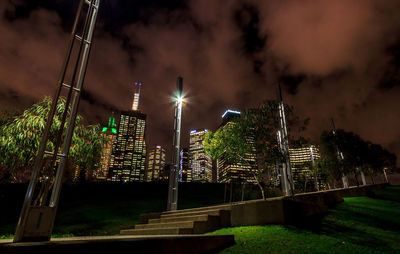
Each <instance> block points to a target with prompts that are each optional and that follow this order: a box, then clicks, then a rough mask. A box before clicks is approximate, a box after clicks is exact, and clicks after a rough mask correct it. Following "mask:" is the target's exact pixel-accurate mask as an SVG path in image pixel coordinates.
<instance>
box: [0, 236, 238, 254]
mask: <svg viewBox="0 0 400 254" xmlns="http://www.w3.org/2000/svg"><path fill="white" fill-rule="evenodd" d="M234 244H235V240H234V237H233V235H179V236H175V235H157V236H85V237H69V238H53V239H52V240H51V241H49V242H26V243H12V239H9V240H8V239H7V240H1V241H0V253H1V254H28V253H29V254H47V253H49V254H50V253H51V254H54V253H56V254H71V253H72V254H79V253H96V254H102V253H106V254H110V253H113V254H118V253H146V254H151V253H154V254H156V253H157V254H169V253H174V254H184V253H191V254H192V253H193V254H200V253H217V252H218V251H220V250H223V249H225V248H227V247H229V246H232V245H234Z"/></svg>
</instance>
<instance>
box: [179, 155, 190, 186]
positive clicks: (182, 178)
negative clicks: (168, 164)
mask: <svg viewBox="0 0 400 254" xmlns="http://www.w3.org/2000/svg"><path fill="white" fill-rule="evenodd" d="M180 158H181V160H180V162H179V182H191V181H192V169H191V168H190V165H189V149H187V148H183V149H182V150H181V156H180Z"/></svg>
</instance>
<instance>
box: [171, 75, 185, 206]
mask: <svg viewBox="0 0 400 254" xmlns="http://www.w3.org/2000/svg"><path fill="white" fill-rule="evenodd" d="M176 85H177V89H178V91H177V93H176V95H175V97H174V100H175V114H174V116H175V117H174V141H173V155H172V168H171V172H170V174H169V186H168V206H167V211H175V210H177V209H178V178H179V159H180V158H179V157H180V142H181V119H182V103H183V95H182V87H183V79H182V77H178V80H177V84H176Z"/></svg>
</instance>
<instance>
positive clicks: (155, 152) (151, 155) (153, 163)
mask: <svg viewBox="0 0 400 254" xmlns="http://www.w3.org/2000/svg"><path fill="white" fill-rule="evenodd" d="M164 166H165V149H164V148H162V147H161V146H156V147H153V148H151V149H149V151H148V159H147V171H146V181H148V182H151V181H159V180H160V171H162V170H163V168H164Z"/></svg>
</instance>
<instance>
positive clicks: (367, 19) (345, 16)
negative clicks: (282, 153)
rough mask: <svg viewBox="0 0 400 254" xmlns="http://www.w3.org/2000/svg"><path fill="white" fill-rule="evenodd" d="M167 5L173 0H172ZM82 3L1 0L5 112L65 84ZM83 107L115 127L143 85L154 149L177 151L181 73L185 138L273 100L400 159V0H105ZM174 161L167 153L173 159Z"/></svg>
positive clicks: (319, 126) (0, 99)
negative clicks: (175, 95) (231, 112)
mask: <svg viewBox="0 0 400 254" xmlns="http://www.w3.org/2000/svg"><path fill="white" fill-rule="evenodd" d="M166 2H167V3H166ZM77 5H78V0H36V1H29V0H26V1H23V0H3V1H0V14H1V17H0V38H1V39H0V110H4V109H10V108H26V107H28V106H30V105H31V104H32V103H34V102H35V101H38V100H40V99H42V98H43V96H45V95H52V94H53V93H54V91H55V89H56V82H57V79H58V73H59V71H60V69H61V65H62V61H63V58H64V54H65V50H66V46H67V41H68V36H69V32H70V30H71V26H72V22H73V18H74V14H75V11H76V8H77ZM100 8H101V11H100V15H99V17H98V22H97V27H96V31H95V38H94V44H93V48H92V52H91V58H90V61H89V66H88V73H87V77H86V82H85V89H86V91H85V93H84V95H83V101H82V103H81V107H80V113H81V114H82V115H83V116H84V117H85V118H86V120H87V123H91V124H92V123H93V124H94V123H101V124H102V125H103V124H105V123H106V122H107V117H108V115H110V113H111V112H112V111H118V110H127V109H130V107H131V104H132V99H133V94H132V90H133V82H134V81H135V80H138V81H142V82H143V83H144V86H143V87H142V94H141V105H140V108H141V111H142V112H144V113H146V114H147V117H148V126H147V133H146V135H147V142H148V145H150V146H153V145H162V146H165V147H166V148H168V149H169V148H170V146H171V143H172V123H173V107H172V106H173V105H172V103H171V101H170V95H171V94H172V92H173V90H174V89H175V85H176V78H177V76H178V75H181V76H182V77H183V81H184V91H185V92H186V94H187V96H188V98H189V103H188V104H187V105H185V107H184V110H183V122H182V124H183V137H182V138H183V145H187V143H188V135H189V134H188V133H189V130H190V129H193V128H194V129H196V128H209V129H211V130H214V129H215V128H216V127H217V126H218V125H219V124H220V122H221V115H222V113H223V112H224V111H225V110H226V109H228V108H230V109H235V110H243V109H244V108H246V107H250V106H254V105H257V104H259V103H261V102H262V101H263V100H265V99H275V98H276V90H275V84H276V82H277V81H281V82H282V83H281V84H282V86H283V89H284V100H285V102H286V103H288V104H291V105H293V106H294V109H295V112H296V113H297V114H298V115H299V116H301V117H302V118H306V117H310V118H311V121H310V124H309V126H308V129H307V130H306V132H305V133H303V134H302V135H304V136H306V137H309V138H311V139H312V140H314V141H316V140H318V138H319V135H320V133H321V131H322V130H329V129H330V122H329V119H330V118H331V117H333V118H334V119H335V122H336V126H337V127H338V128H344V129H346V130H349V131H353V132H356V133H357V134H359V135H361V137H362V138H364V139H366V140H370V141H372V142H374V143H380V144H382V145H384V147H385V148H388V149H390V150H391V151H393V152H395V153H396V154H397V156H398V157H399V156H400V128H399V126H400V115H399V113H400V1H398V0H334V1H332V0H302V1H298V0H285V1H283V0H269V1H256V0H253V1H251V0H247V1H245V0H224V1H216V0H196V1H172V0H170V1H161V0H158V1H150V0H140V1H139V0H136V1H134V0H103V1H101V7H100ZM168 158H169V157H168Z"/></svg>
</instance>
